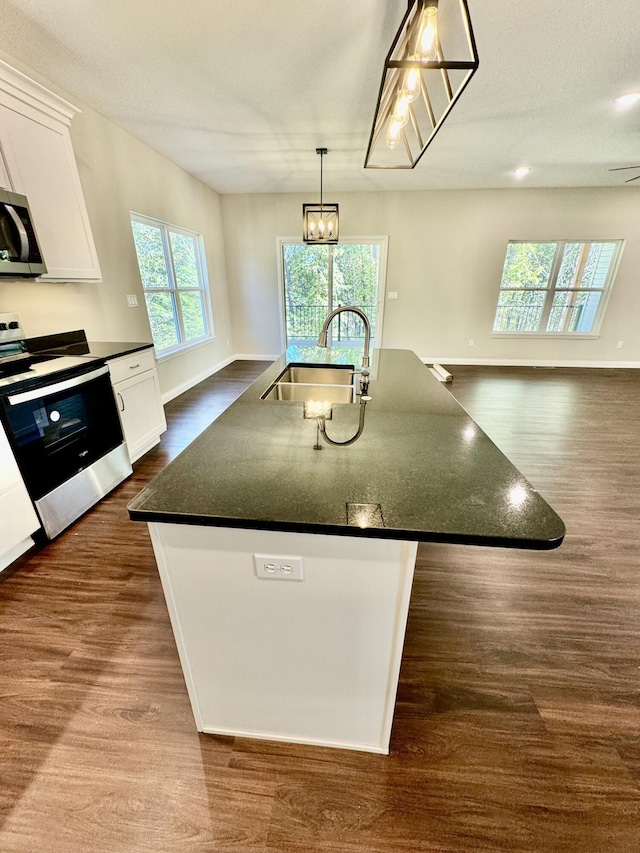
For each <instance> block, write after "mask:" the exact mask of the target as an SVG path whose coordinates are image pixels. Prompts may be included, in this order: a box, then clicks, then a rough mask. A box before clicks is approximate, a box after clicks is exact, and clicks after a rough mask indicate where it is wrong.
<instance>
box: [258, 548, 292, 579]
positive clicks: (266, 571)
mask: <svg viewBox="0 0 640 853" xmlns="http://www.w3.org/2000/svg"><path fill="white" fill-rule="evenodd" d="M253 560H254V563H255V566H256V576H257V577H259V578H265V579H267V580H280V581H301V580H304V573H303V570H302V557H278V556H274V555H273V554H254V555H253Z"/></svg>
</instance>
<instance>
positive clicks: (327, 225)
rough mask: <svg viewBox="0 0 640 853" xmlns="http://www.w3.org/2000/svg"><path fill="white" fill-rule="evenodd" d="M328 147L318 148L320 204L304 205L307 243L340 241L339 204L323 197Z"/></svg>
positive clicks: (303, 220)
mask: <svg viewBox="0 0 640 853" xmlns="http://www.w3.org/2000/svg"><path fill="white" fill-rule="evenodd" d="M326 153H327V149H326V148H316V154H319V155H320V204H303V205H302V239H303V240H304V242H305V243H337V242H338V226H339V221H338V205H337V204H326V203H325V202H324V201H323V199H322V158H323V157H324V155H325V154H326Z"/></svg>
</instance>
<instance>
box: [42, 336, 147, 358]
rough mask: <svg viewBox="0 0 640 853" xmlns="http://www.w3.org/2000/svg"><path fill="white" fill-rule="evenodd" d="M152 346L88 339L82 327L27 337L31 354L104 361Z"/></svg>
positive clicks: (130, 342)
mask: <svg viewBox="0 0 640 853" xmlns="http://www.w3.org/2000/svg"><path fill="white" fill-rule="evenodd" d="M152 346H153V344H152V343H148V342H142V341H137V342H132V341H88V340H87V338H86V334H85V332H84V330H82V329H78V330H77V331H73V332H60V333H59V334H56V335H42V336H40V337H36V338H27V349H28V350H29V352H30V353H32V354H33V355H75V356H80V357H84V358H101V359H104V360H106V361H109V360H110V359H113V358H120V356H123V355H129V354H130V353H132V352H138V351H139V350H143V349H149V348H150V347H152Z"/></svg>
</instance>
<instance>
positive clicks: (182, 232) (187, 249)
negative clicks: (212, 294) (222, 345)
mask: <svg viewBox="0 0 640 853" xmlns="http://www.w3.org/2000/svg"><path fill="white" fill-rule="evenodd" d="M131 228H132V230H133V239H134V242H135V247H136V253H137V255H138V266H139V267H140V278H141V279H142V288H143V290H144V298H145V303H146V306H147V313H148V315H149V323H150V325H151V333H152V335H153V343H154V344H155V347H156V352H157V353H158V354H159V355H167V354H169V353H171V352H177V351H179V350H182V349H185V348H186V347H189V346H192V345H193V344H197V343H200V342H202V341H204V340H207V339H208V338H211V337H213V321H212V316H211V304H210V300H209V286H208V280H207V272H206V265H205V259H204V246H203V240H202V235H201V234H197V233H196V232H194V231H188V230H187V229H185V228H179V227H177V226H175V225H169V224H168V223H166V222H161V221H159V220H157V219H151V218H149V217H147V216H141V215H139V214H137V213H132V214H131Z"/></svg>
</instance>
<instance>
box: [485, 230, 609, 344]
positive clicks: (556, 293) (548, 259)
mask: <svg viewBox="0 0 640 853" xmlns="http://www.w3.org/2000/svg"><path fill="white" fill-rule="evenodd" d="M621 251H622V240H604V241H588V242H587V241H585V242H579V241H572V240H557V241H555V242H549V243H527V242H524V241H516V240H514V241H511V242H510V243H509V245H508V246H507V254H506V258H505V261H504V269H503V271H502V280H501V282H500V293H499V296H498V307H497V310H496V317H495V321H494V324H493V331H494V333H498V334H499V333H507V334H509V333H516V334H518V333H520V334H522V333H524V334H527V333H529V334H531V333H533V334H535V333H537V334H546V335H556V334H557V335H579V334H595V333H597V331H598V329H599V327H600V323H601V321H602V316H603V314H604V309H605V307H606V302H607V298H608V295H609V291H610V290H611V286H612V284H613V279H614V277H615V273H616V270H617V266H618V261H619V258H620V253H621Z"/></svg>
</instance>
